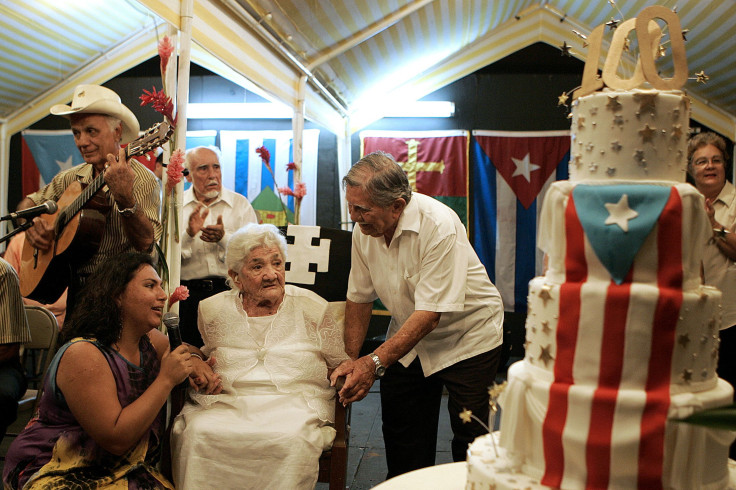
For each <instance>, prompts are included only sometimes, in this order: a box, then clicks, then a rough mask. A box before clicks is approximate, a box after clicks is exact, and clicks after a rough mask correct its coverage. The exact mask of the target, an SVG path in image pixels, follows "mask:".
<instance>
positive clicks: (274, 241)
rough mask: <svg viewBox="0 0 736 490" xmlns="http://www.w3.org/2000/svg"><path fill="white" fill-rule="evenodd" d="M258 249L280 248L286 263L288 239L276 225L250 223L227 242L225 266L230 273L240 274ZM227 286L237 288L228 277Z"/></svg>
mask: <svg viewBox="0 0 736 490" xmlns="http://www.w3.org/2000/svg"><path fill="white" fill-rule="evenodd" d="M258 247H266V248H272V247H278V249H279V251H280V252H281V256H282V257H283V259H284V261H286V237H284V235H282V234H281V233H280V232H279V229H278V228H276V227H275V226H274V225H271V224H268V223H264V224H258V223H248V224H247V225H245V226H243V227H242V228H240V229H239V230H238V231H236V232H235V233H233V235H232V236H231V237H230V240H229V241H228V242H227V250H226V251H225V265H226V266H227V269H228V270H229V271H233V272H236V273H239V272H240V270H241V269H242V268H243V265H245V261H246V260H248V256H249V255H250V253H251V251H252V250H253V249H256V248H258ZM227 285H228V286H230V288H231V289H234V288H235V284H234V283H233V280H232V278H231V277H230V276H229V275H228V277H227Z"/></svg>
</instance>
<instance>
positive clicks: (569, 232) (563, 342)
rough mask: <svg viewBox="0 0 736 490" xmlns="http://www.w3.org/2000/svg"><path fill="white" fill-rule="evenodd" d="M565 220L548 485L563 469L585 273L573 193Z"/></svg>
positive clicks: (545, 435)
mask: <svg viewBox="0 0 736 490" xmlns="http://www.w3.org/2000/svg"><path fill="white" fill-rule="evenodd" d="M565 223H566V226H565V238H566V244H567V246H566V250H565V270H566V271H567V276H566V278H565V282H564V283H563V284H562V286H560V300H559V320H558V323H557V334H556V342H557V354H556V359H555V368H554V377H555V379H554V381H553V382H552V385H551V386H550V390H549V403H548V405H547V414H546V415H545V419H544V424H543V426H542V441H543V444H544V461H545V472H544V476H543V477H542V481H541V482H542V484H543V485H547V486H550V487H559V486H560V484H561V482H562V475H563V472H564V469H565V460H564V453H563V447H562V432H563V430H564V428H565V420H566V419H567V409H568V398H567V396H568V391H569V390H570V386H571V385H572V382H573V377H572V368H573V360H574V359H575V347H576V344H577V337H578V322H579V319H580V289H581V287H582V284H583V282H585V279H586V278H587V275H588V266H587V264H586V262H585V241H584V238H583V236H584V234H583V227H582V225H581V224H580V220H579V219H578V216H577V212H576V211H575V203H574V201H573V197H572V195H570V198H569V199H568V202H567V208H566V209H565ZM563 305H564V308H563V307H562V306H563Z"/></svg>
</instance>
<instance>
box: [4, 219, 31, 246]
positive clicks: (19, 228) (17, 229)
mask: <svg viewBox="0 0 736 490" xmlns="http://www.w3.org/2000/svg"><path fill="white" fill-rule="evenodd" d="M12 221H13V226H15V228H14V229H13V231H11V232H10V233H8V234H7V235H5V236H4V237H2V238H0V243H3V242H6V241H8V240H10V239H11V238H13V237H14V236H15V235H17V234H18V233H20V232H21V231H26V230H27V229H28V228H30V227H31V226H33V220H30V219H27V220H26V221H25V223H23V224H22V225H18V224H17V223H16V222H15V220H12Z"/></svg>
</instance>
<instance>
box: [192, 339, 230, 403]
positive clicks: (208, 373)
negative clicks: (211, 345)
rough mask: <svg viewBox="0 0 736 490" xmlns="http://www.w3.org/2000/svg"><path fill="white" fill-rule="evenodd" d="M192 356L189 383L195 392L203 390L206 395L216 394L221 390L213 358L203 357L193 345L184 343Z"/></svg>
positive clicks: (220, 382) (220, 381)
mask: <svg viewBox="0 0 736 490" xmlns="http://www.w3.org/2000/svg"><path fill="white" fill-rule="evenodd" d="M186 345H187V347H188V348H189V353H190V354H191V356H192V367H193V369H192V374H190V375H189V385H190V386H191V387H192V388H193V389H194V390H195V391H196V392H200V391H202V392H204V393H205V394H206V395H218V394H220V392H222V380H221V379H220V375H219V374H217V373H216V372H215V371H214V369H213V366H214V365H215V358H214V357H210V358H205V355H204V353H203V352H202V351H201V350H200V349H199V348H197V347H195V346H193V345H188V344H186Z"/></svg>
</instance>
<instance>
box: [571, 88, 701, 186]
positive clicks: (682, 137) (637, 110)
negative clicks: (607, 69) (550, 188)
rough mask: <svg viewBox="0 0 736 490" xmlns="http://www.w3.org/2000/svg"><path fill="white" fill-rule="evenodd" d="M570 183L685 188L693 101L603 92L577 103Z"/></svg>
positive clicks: (675, 95) (672, 95) (677, 95)
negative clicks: (634, 182) (629, 182)
mask: <svg viewBox="0 0 736 490" xmlns="http://www.w3.org/2000/svg"><path fill="white" fill-rule="evenodd" d="M572 114H573V117H572V128H571V133H572V136H571V138H572V146H571V150H570V151H571V153H570V180H575V181H579V180H611V179H621V180H668V181H672V182H684V181H685V172H686V164H687V139H688V129H689V121H690V101H689V99H688V97H687V96H686V95H684V94H683V93H682V92H680V91H670V92H663V91H658V90H639V89H635V90H627V91H617V90H608V89H606V90H604V91H603V92H595V93H593V94H591V95H587V96H585V97H580V98H579V99H577V100H576V101H575V102H574V103H573V112H572Z"/></svg>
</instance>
